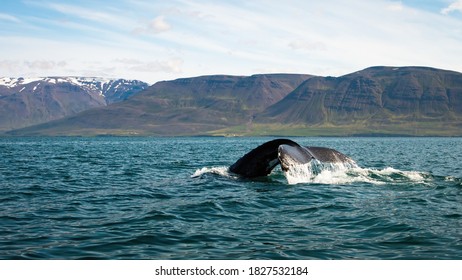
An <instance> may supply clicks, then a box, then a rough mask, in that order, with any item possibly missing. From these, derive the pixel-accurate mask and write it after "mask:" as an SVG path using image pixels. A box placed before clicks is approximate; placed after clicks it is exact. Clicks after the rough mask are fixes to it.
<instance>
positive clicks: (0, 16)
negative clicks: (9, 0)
mask: <svg viewBox="0 0 462 280" xmlns="http://www.w3.org/2000/svg"><path fill="white" fill-rule="evenodd" d="M0 20H2V21H10V22H16V23H19V22H21V21H20V20H19V19H18V18H17V17H15V16H12V15H9V14H4V13H0Z"/></svg>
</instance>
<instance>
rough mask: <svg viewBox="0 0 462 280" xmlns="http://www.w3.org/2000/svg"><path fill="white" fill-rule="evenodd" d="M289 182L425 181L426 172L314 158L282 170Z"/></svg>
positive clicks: (385, 182) (374, 182)
mask: <svg viewBox="0 0 462 280" xmlns="http://www.w3.org/2000/svg"><path fill="white" fill-rule="evenodd" d="M284 174H285V176H286V178H287V182H288V183H289V184H300V183H315V184H351V183H355V182H362V183H370V184H374V185H382V184H387V183H399V182H414V183H425V182H426V178H428V174H426V173H423V172H417V171H401V170H398V169H394V168H391V167H387V168H384V169H381V170H379V169H372V168H361V167H359V166H358V165H357V164H356V163H354V162H353V163H351V162H350V163H322V162H319V161H316V160H313V161H311V162H310V163H307V164H302V165H292V166H291V168H290V169H289V170H287V171H286V172H284Z"/></svg>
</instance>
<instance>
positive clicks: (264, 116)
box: [10, 66, 462, 136]
mask: <svg viewBox="0 0 462 280" xmlns="http://www.w3.org/2000/svg"><path fill="white" fill-rule="evenodd" d="M10 134H11V135H100V134H105V135H106V134H109V135H121V134H122V135H126V134H127V135H133V134H134V135H159V136H168V135H172V136H174V135H220V136H227V135H249V136H250V135H285V136H298V135H299V136H304V135H305V136H307V135H313V136H315V135H326V136H327V135H328V136H335V135H337V136H342V135H374V134H375V135H415V136H429V135H442V136H462V74H461V73H458V72H455V71H449V70H442V69H437V68H431V67H417V66H409V67H393V66H374V67H369V68H366V69H363V70H360V71H356V72H353V73H350V74H346V75H343V76H339V77H330V76H327V77H323V76H314V75H305V74H258V75H252V76H230V75H210V76H200V77H193V78H181V79H176V80H172V81H162V82H158V83H156V84H154V85H152V86H151V87H149V88H148V89H146V90H144V91H142V92H141V93H139V94H137V95H135V96H133V97H132V98H130V99H128V100H126V101H124V102H121V103H116V104H111V105H109V106H107V107H104V108H99V109H92V110H88V111H85V112H82V113H80V114H78V115H75V116H72V117H68V118H65V119H61V120H57V121H54V122H51V123H46V124H43V125H39V126H35V127H29V128H25V129H22V130H18V131H13V132H11V133H10Z"/></svg>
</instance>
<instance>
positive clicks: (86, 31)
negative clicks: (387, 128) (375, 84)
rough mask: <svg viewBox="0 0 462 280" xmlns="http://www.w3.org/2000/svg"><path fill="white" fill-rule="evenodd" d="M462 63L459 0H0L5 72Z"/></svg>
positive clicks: (338, 70)
mask: <svg viewBox="0 0 462 280" xmlns="http://www.w3.org/2000/svg"><path fill="white" fill-rule="evenodd" d="M379 65H382V66H429V67H435V68H441V69H446V70H453V71H458V72H462V0H433V1H430V0H420V1H419V0H403V1H391V0H390V1H389V0H348V1H345V0H323V1H304V0H284V1H280V0H235V1H217V0H215V1H212V0H202V1H199V0H197V1H194V0H170V1H160V0H159V1H155V0H154V1H152V0H151V1H141V0H110V1H98V0H91V1H90V0H78V1H70V0H68V1H66V0H64V1H63V0H44V1H40V0H2V3H1V4H0V77H44V76H91V77H95V76H96V77H105V78H125V79H138V80H142V81H145V82H148V83H155V82H157V81H161V80H172V79H176V78H183V77H193V76H201V75H213V74H228V75H252V74H258V73H303V74H313V75H322V76H341V75H345V74H348V73H351V72H355V71H359V70H361V69H364V68H367V67H370V66H379Z"/></svg>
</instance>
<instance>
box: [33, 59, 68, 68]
mask: <svg viewBox="0 0 462 280" xmlns="http://www.w3.org/2000/svg"><path fill="white" fill-rule="evenodd" d="M24 65H25V66H27V67H28V68H29V69H34V70H51V69H55V68H63V67H65V66H66V62H65V61H51V60H34V61H24Z"/></svg>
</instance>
